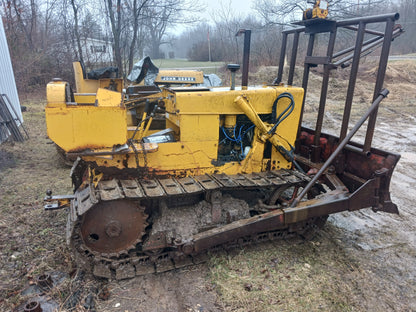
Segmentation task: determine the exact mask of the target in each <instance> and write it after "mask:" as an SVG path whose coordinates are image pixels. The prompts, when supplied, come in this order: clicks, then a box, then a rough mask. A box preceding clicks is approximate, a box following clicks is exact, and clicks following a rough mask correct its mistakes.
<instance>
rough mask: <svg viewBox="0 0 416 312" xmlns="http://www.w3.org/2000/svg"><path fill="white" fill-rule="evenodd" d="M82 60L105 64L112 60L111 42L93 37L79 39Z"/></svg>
mask: <svg viewBox="0 0 416 312" xmlns="http://www.w3.org/2000/svg"><path fill="white" fill-rule="evenodd" d="M81 47H82V54H83V55H84V60H85V61H88V62H89V63H91V64H106V63H111V61H112V60H113V46H112V44H111V42H108V41H105V40H99V39H93V38H82V39H81Z"/></svg>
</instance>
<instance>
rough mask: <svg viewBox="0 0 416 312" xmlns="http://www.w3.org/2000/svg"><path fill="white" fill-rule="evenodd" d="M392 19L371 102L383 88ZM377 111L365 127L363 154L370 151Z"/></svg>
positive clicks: (392, 19) (391, 36)
mask: <svg viewBox="0 0 416 312" xmlns="http://www.w3.org/2000/svg"><path fill="white" fill-rule="evenodd" d="M394 21H395V18H394V17H390V18H389V19H388V20H387V22H386V30H385V36H384V42H383V47H382V49H381V55H380V62H379V65H378V72H377V80H376V85H375V87H374V95H373V100H374V99H376V98H377V96H378V94H379V93H380V90H381V88H383V83H384V77H385V75H386V68H387V62H388V60H389V52H390V46H391V40H392V38H393V28H394ZM377 112H378V109H376V110H374V112H373V113H372V114H371V115H370V117H369V119H368V125H367V133H366V135H365V142H364V147H363V152H369V151H370V149H371V143H372V141H373V135H374V127H375V126H376V119H377Z"/></svg>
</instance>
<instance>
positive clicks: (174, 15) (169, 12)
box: [144, 0, 202, 58]
mask: <svg viewBox="0 0 416 312" xmlns="http://www.w3.org/2000/svg"><path fill="white" fill-rule="evenodd" d="M201 9H202V6H201V5H199V3H198V2H197V1H192V2H191V1H187V0H154V2H153V4H152V5H151V6H148V7H147V8H146V10H145V16H144V23H145V25H146V28H147V29H148V31H149V35H150V51H151V52H150V56H151V57H153V58H159V57H160V51H159V48H160V46H161V45H162V44H163V43H166V42H165V41H164V36H165V35H166V30H167V29H168V27H172V26H175V25H178V24H184V23H186V24H188V25H189V24H193V23H195V22H196V21H197V18H196V17H195V13H197V12H200V10H201Z"/></svg>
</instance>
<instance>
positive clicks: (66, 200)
mask: <svg viewBox="0 0 416 312" xmlns="http://www.w3.org/2000/svg"><path fill="white" fill-rule="evenodd" d="M74 198H75V196H74V195H56V196H52V191H50V190H48V191H46V197H45V198H44V199H43V202H44V203H45V205H44V206H43V208H44V209H45V210H47V211H49V210H57V209H63V208H68V207H69V205H70V204H71V200H73V199H74Z"/></svg>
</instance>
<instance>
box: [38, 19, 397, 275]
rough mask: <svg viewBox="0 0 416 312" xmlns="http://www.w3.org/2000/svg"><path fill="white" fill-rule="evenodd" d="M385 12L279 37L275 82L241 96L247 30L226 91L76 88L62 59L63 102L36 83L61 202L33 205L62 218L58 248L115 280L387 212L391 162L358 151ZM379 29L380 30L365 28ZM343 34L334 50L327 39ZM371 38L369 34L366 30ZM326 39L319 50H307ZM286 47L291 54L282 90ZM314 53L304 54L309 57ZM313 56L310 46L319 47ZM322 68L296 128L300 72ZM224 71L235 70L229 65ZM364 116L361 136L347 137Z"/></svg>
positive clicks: (306, 24) (388, 33) (390, 24)
mask: <svg viewBox="0 0 416 312" xmlns="http://www.w3.org/2000/svg"><path fill="white" fill-rule="evenodd" d="M397 19H398V14H386V15H380V16H370V17H363V18H355V19H349V20H342V21H333V20H329V19H310V20H305V21H303V22H301V25H300V26H297V27H295V28H292V29H289V30H286V31H284V32H283V35H282V45H281V53H280V62H279V70H278V74H277V78H276V79H275V80H274V82H273V83H272V84H270V85H265V86H262V87H258V88H254V87H248V83H247V81H248V65H249V64H248V60H249V58H248V54H249V49H250V46H249V43H250V38H249V36H250V34H251V33H250V31H248V30H240V31H239V34H243V35H245V36H246V38H245V40H244V41H245V46H244V58H243V59H244V61H243V68H242V72H243V79H242V80H243V83H242V86H241V87H234V86H233V87H232V88H231V90H230V89H225V88H220V89H208V88H201V87H197V88H196V87H189V88H184V87H181V88H173V87H170V88H169V87H163V86H140V85H138V86H131V87H127V88H124V86H123V81H122V80H121V79H117V78H103V79H99V80H91V79H86V78H85V76H84V74H83V70H82V68H81V66H80V64H79V63H75V64H74V67H75V73H76V88H77V93H73V92H72V91H71V88H70V86H69V84H68V83H67V82H64V81H61V80H59V79H55V80H54V81H52V82H50V83H49V84H48V86H47V106H46V110H45V112H46V122H47V129H48V135H49V137H50V139H51V140H53V141H54V142H55V143H56V144H57V145H58V146H59V147H60V148H61V149H63V150H64V151H65V152H66V153H67V154H68V155H69V156H71V157H77V160H76V161H75V163H74V165H73V168H72V170H71V177H72V183H73V186H74V194H73V195H64V196H52V194H51V192H48V194H47V197H46V198H45V201H46V206H45V208H46V209H48V210H53V209H59V208H67V209H68V223H67V233H66V236H67V241H68V243H69V244H70V245H71V247H72V248H73V250H74V252H75V254H76V255H77V261H79V262H80V263H82V264H83V265H84V266H85V267H87V268H90V270H91V271H92V272H93V274H94V275H96V276H99V277H104V278H116V279H124V278H130V277H133V276H135V275H142V274H148V273H154V272H163V271H167V270H171V269H173V268H179V267H183V266H186V265H189V264H192V263H198V262H200V261H203V259H204V258H205V257H206V253H207V251H211V250H216V249H218V248H229V247H235V246H244V245H245V244H249V243H253V242H262V241H266V240H272V239H276V238H279V237H281V236H283V235H292V234H294V233H296V234H300V235H303V236H307V235H308V234H310V233H311V231H313V230H314V229H316V228H319V227H321V226H322V225H323V224H324V223H325V221H326V219H327V217H328V215H329V214H332V213H336V212H340V211H346V210H348V211H354V210H358V209H362V208H369V207H371V208H372V209H373V210H374V211H385V212H391V213H398V210H397V207H396V205H395V204H393V203H392V202H391V200H390V193H389V183H390V178H391V175H392V173H393V170H394V167H395V165H396V163H397V161H398V160H399V158H400V156H399V155H397V154H394V153H390V152H386V151H383V150H380V149H377V148H374V147H372V139H373V133H374V128H375V121H376V116H377V108H378V106H379V104H380V102H381V100H382V99H383V98H385V97H386V96H387V94H388V91H387V90H386V89H383V81H384V76H385V71H386V66H387V60H388V54H389V49H390V44H391V42H392V40H393V39H394V38H395V37H397V36H398V35H399V34H400V33H401V32H402V29H401V28H400V26H397V25H396V26H395V21H396V20H397ZM374 23H378V24H380V23H382V24H383V25H384V29H385V30H384V32H381V31H376V30H373V29H374V28H372V27H370V25H372V24H374ZM340 28H344V29H347V30H348V31H352V32H356V40H355V43H353V46H352V47H351V48H343V49H342V50H340V51H339V52H336V53H335V52H334V48H335V47H337V48H338V47H339V45H336V36H337V32H338V33H339V29H340ZM378 29H380V28H378ZM301 35H302V36H303V37H305V38H306V40H308V44H307V50H306V57H305V59H304V62H303V69H304V70H303V81H302V83H301V87H296V86H294V83H293V81H294V77H295V69H296V67H295V64H296V60H297V50H298V45H299V39H300V36H301ZM318 35H323V36H325V35H326V36H327V37H328V38H329V39H328V47H327V48H326V51H327V54H326V55H324V56H316V55H314V54H313V52H314V47H315V45H314V40H315V37H316V36H318ZM288 38H291V41H290V42H291V44H292V47H291V54H290V55H289V57H288V59H289V60H290V62H289V66H288V79H287V82H283V73H284V70H283V68H284V65H285V64H284V62H285V58H286V47H287V45H288ZM377 47H381V48H380V50H379V51H380V57H379V64H378V72H377V79H376V83H375V87H374V98H373V102H372V104H371V103H368V104H371V106H369V108H368V110H367V112H366V113H365V114H364V115H363V116H362V117H361V118H360V120H359V121H358V122H357V123H356V124H355V126H353V127H350V126H349V124H350V115H351V109H352V107H353V106H355V105H365V103H360V104H357V103H354V105H352V104H353V94H354V86H355V82H356V77H357V73H358V67H359V63H360V56H362V55H363V54H366V53H368V52H369V51H370V50H372V49H375V48H377ZM315 48H316V47H315ZM319 50H320V51H322V49H319ZM317 66H320V67H322V68H323V74H322V87H321V96H320V101H319V109H318V114H317V118H316V121H315V126H314V128H313V129H310V128H306V127H304V126H302V119H303V112H304V110H305V109H306V108H307V107H308V105H309V104H308V101H307V100H305V98H306V97H305V93H306V91H307V87H308V80H309V79H308V78H309V72H310V69H311V68H312V67H317ZM347 66H349V67H350V79H349V82H348V92H347V95H346V97H345V108H344V114H343V120H342V125H341V130H340V134H339V136H334V135H329V134H325V133H323V131H322V128H323V120H324V119H323V118H324V113H325V104H326V98H327V90H328V82H329V76H330V72H331V71H332V70H335V69H337V68H339V69H341V68H343V67H347ZM230 68H231V69H232V71H233V72H235V71H236V70H237V69H238V66H235V65H232V66H230ZM367 119H368V124H367V131H366V134H365V140H364V142H363V143H362V144H361V143H360V144H359V143H354V142H353V141H351V138H352V136H353V135H354V134H355V133H356V132H357V130H358V129H359V128H360V127H361V126H362V125H363V123H364V122H365V121H366V120H367Z"/></svg>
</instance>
